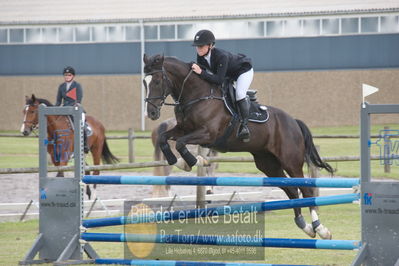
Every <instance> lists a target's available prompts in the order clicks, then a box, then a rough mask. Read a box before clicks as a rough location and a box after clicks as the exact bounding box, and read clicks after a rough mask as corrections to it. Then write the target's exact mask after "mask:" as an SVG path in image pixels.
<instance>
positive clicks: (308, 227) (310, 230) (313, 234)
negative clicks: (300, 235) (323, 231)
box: [302, 224, 316, 238]
mask: <svg viewBox="0 0 399 266" xmlns="http://www.w3.org/2000/svg"><path fill="white" fill-rule="evenodd" d="M302 230H303V231H304V232H305V233H306V234H307V235H308V236H310V237H311V238H315V237H316V232H315V231H314V230H313V227H312V225H311V224H306V226H305V227H304V228H302Z"/></svg>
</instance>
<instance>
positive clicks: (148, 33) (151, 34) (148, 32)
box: [144, 25, 158, 40]
mask: <svg viewBox="0 0 399 266" xmlns="http://www.w3.org/2000/svg"><path fill="white" fill-rule="evenodd" d="M144 38H145V39H146V40H156V39H158V26H156V25H155V26H144Z"/></svg>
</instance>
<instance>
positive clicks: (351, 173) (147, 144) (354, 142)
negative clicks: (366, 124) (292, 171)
mask: <svg viewBox="0 0 399 266" xmlns="http://www.w3.org/2000/svg"><path fill="white" fill-rule="evenodd" d="M388 126H389V127H390V128H391V129H399V125H397V124H396V125H395V124H391V125H388ZM383 128H384V125H374V126H372V128H371V134H378V132H379V130H381V129H383ZM7 133H17V132H9V131H8V132H7ZM312 133H313V135H359V127H358V126H343V127H323V128H312ZM107 135H108V136H127V132H122V131H109V132H107ZM136 135H146V136H149V135H150V133H149V132H138V133H137V134H136ZM314 142H315V144H316V145H318V146H319V147H320V154H321V156H359V154H360V143H359V139H320V138H314ZM108 143H109V146H110V149H111V151H112V153H113V154H115V155H116V156H117V157H118V158H120V159H121V162H122V163H127V162H128V142H127V140H126V139H122V140H112V139H111V140H108ZM37 146H38V140H37V139H33V138H9V137H7V138H0V168H14V167H37V166H38V156H37V155H38V149H37ZM134 149H135V161H136V162H145V161H152V160H153V159H152V153H153V147H152V144H151V140H150V139H138V140H135V141H134ZM372 154H373V155H379V150H378V149H377V147H376V146H375V145H373V146H372ZM220 156H243V157H248V156H250V154H249V153H245V152H240V153H223V154H220ZM88 158H89V159H88V163H89V164H91V163H92V162H91V157H90V156H88ZM398 164H399V163H398V162H396V165H398ZM331 165H332V166H333V168H334V169H336V170H337V171H336V173H335V176H347V177H359V176H360V171H359V169H360V163H359V162H332V163H331ZM237 169H239V170H237ZM371 169H372V176H373V177H376V178H393V179H399V168H398V167H395V166H392V167H391V173H384V166H383V165H381V164H380V162H379V161H372V163H371ZM304 170H305V171H307V169H306V167H305V168H304ZM134 171H148V172H150V171H151V168H142V169H135V170H134ZM217 171H219V172H231V173H236V172H244V173H250V174H257V173H259V170H257V169H256V167H255V166H254V164H253V163H219V167H218V170H217ZM321 175H323V176H327V175H328V174H327V172H325V171H322V172H321Z"/></svg>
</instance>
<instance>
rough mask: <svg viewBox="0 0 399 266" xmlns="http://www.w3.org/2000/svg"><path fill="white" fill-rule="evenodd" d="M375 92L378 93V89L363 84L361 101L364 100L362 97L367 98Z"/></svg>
mask: <svg viewBox="0 0 399 266" xmlns="http://www.w3.org/2000/svg"><path fill="white" fill-rule="evenodd" d="M377 91H378V88H376V87H373V86H370V85H367V84H363V99H364V97H367V96H369V95H371V94H373V93H375V92H377Z"/></svg>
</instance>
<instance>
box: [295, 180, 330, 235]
mask: <svg viewBox="0 0 399 266" xmlns="http://www.w3.org/2000/svg"><path fill="white" fill-rule="evenodd" d="M299 189H300V190H301V192H302V195H303V197H304V198H309V197H315V196H317V195H316V193H315V192H316V189H314V188H311V187H300V188H299ZM309 210H310V215H311V216H312V228H313V231H314V232H315V233H317V234H318V235H319V236H320V237H321V238H323V239H331V238H332V234H331V232H330V230H328V228H327V227H325V226H324V225H323V224H322V223H320V220H319V215H318V214H317V206H312V207H309Z"/></svg>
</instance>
